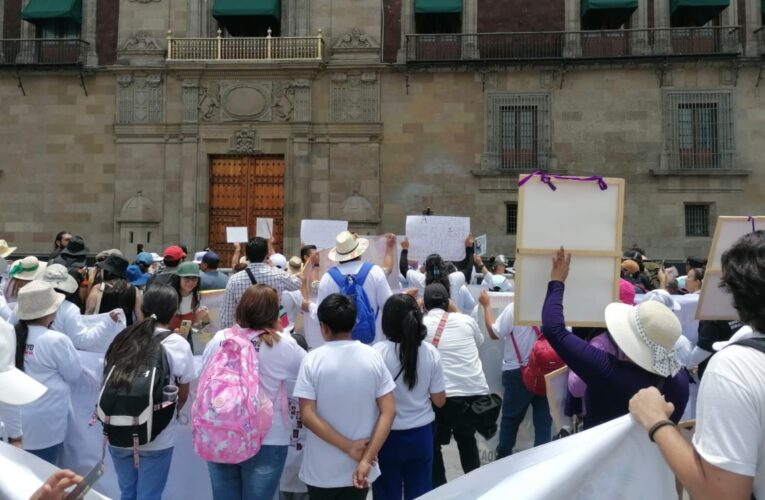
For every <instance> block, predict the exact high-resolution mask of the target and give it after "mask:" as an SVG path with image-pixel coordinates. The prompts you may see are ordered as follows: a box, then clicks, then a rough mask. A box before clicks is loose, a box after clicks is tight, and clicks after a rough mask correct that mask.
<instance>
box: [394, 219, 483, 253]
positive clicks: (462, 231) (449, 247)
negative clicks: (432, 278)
mask: <svg viewBox="0 0 765 500" xmlns="http://www.w3.org/2000/svg"><path fill="white" fill-rule="evenodd" d="M468 234H470V217H443V216H434V215H408V216H407V217H406V237H407V239H408V240H409V259H411V260H416V261H418V262H421V263H422V262H425V259H426V258H427V257H428V255H430V254H433V253H437V254H439V255H440V256H441V258H443V259H444V260H451V261H460V260H462V259H464V258H465V238H467V236H468Z"/></svg>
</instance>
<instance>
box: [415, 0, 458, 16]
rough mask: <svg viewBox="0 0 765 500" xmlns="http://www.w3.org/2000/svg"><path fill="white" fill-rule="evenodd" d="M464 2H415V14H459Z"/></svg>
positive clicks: (442, 0)
mask: <svg viewBox="0 0 765 500" xmlns="http://www.w3.org/2000/svg"><path fill="white" fill-rule="evenodd" d="M460 12H462V0H414V13H415V14H459V13H460Z"/></svg>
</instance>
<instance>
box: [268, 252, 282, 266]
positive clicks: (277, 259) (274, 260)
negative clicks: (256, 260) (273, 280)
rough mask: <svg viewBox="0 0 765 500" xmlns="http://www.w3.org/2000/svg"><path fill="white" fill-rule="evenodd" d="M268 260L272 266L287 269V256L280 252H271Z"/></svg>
mask: <svg viewBox="0 0 765 500" xmlns="http://www.w3.org/2000/svg"><path fill="white" fill-rule="evenodd" d="M268 261H269V262H270V263H271V265H272V266H274V267H278V268H279V269H282V270H286V269H287V257H285V256H284V255H282V254H280V253H275V254H272V255H271V256H270V257H269V258H268Z"/></svg>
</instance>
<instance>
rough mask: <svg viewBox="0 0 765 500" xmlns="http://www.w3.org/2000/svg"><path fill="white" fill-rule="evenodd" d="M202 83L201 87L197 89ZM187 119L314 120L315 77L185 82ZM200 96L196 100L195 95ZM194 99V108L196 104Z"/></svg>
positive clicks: (217, 120) (184, 101)
mask: <svg viewBox="0 0 765 500" xmlns="http://www.w3.org/2000/svg"><path fill="white" fill-rule="evenodd" d="M197 87H198V89H197ZM183 88H184V94H183V104H184V121H196V120H197V119H198V120H199V121H200V122H205V123H218V122H236V121H274V122H293V121H299V122H306V121H310V120H311V81H310V80H307V79H297V80H287V81H275V82H268V81H225V80H224V81H207V82H201V83H199V84H198V85H197V84H196V83H192V82H184V84H183ZM192 95H193V96H196V100H193V101H192V97H191V96H192ZM192 102H193V103H194V104H193V108H194V109H191V108H192Z"/></svg>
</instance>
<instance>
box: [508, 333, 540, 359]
mask: <svg viewBox="0 0 765 500" xmlns="http://www.w3.org/2000/svg"><path fill="white" fill-rule="evenodd" d="M534 328H536V327H534ZM510 340H511V341H512V342H513V349H515V357H516V358H518V364H519V365H520V366H521V368H523V367H524V366H526V365H524V364H523V358H522V357H521V350H520V349H518V343H517V342H516V341H515V335H513V332H512V331H511V332H510Z"/></svg>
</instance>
